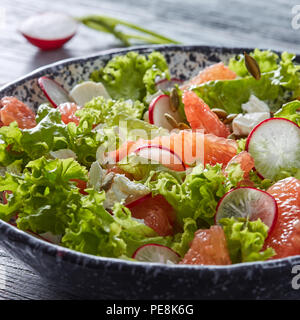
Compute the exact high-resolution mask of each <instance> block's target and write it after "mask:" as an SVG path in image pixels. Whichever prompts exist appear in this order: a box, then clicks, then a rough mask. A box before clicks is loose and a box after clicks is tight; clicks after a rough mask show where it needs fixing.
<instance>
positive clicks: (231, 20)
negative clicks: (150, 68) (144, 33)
mask: <svg viewBox="0 0 300 320" xmlns="http://www.w3.org/2000/svg"><path fill="white" fill-rule="evenodd" d="M297 2H298V3H299V4H300V2H299V1H297V0H272V1H260V0H251V1H243V0H240V1H238V0H206V1H205V0H184V1H182V0H181V1H179V0H151V1H149V0H113V1H109V0H64V1H59V0H52V1H51V2H49V0H0V85H1V84H4V83H7V82H9V81H13V80H15V79H16V78H18V77H20V76H22V75H24V74H26V73H28V72H30V71H32V70H34V69H36V68H38V67H40V66H42V65H45V64H49V63H51V62H54V61H57V60H60V59H65V58H69V57H77V56H81V55H87V54H92V53H95V52H98V51H101V50H104V49H108V48H113V47H118V46H120V43H119V42H118V41H117V40H115V39H114V38H113V37H112V36H110V35H108V34H100V33H98V32H96V31H93V30H90V29H87V28H85V27H83V26H82V27H80V28H79V32H78V34H77V35H76V37H75V38H74V39H72V40H71V41H70V42H69V43H67V45H66V46H65V47H64V48H62V49H59V50H56V51H49V52H42V51H39V50H38V49H36V48H35V47H33V46H31V45H30V44H29V43H27V42H26V40H25V39H24V38H23V37H22V36H21V35H20V34H19V33H18V32H17V28H18V26H19V24H20V23H21V22H22V21H23V20H24V19H26V18H27V17H29V16H30V15H32V14H34V13H37V12H41V11H46V10H49V6H50V8H51V10H56V11H63V12H67V13H69V14H71V15H73V16H81V15H85V14H94V13H99V14H103V15H109V16H114V17H117V18H121V19H124V20H128V21H130V22H132V23H136V24H139V25H141V26H144V27H146V28H148V29H152V30H154V31H157V32H160V33H163V34H165V35H166V36H169V37H172V38H174V39H176V40H177V41H180V42H182V43H184V44H205V45H219V46H222V45H223V46H235V47H259V48H270V49H275V50H288V51H290V52H294V53H300V41H299V40H300V29H298V19H297V17H296V13H293V11H292V8H293V7H294V6H295V5H297V4H298V3H297ZM296 9H297V8H296V7H295V8H294V10H296ZM299 13H300V8H299ZM292 21H293V23H292ZM299 27H300V16H299ZM1 288H2V289H1ZM74 298H80V297H76V296H73V295H72V294H70V293H68V292H67V290H66V289H64V288H60V287H59V286H58V285H57V284H53V283H51V284H50V283H47V282H46V281H45V280H44V279H42V278H41V277H40V276H39V275H37V274H35V273H34V272H32V271H31V270H30V269H29V268H28V267H26V266H24V265H23V264H22V263H20V262H19V261H15V260H14V259H12V258H11V257H9V255H8V254H7V253H5V252H4V251H3V250H2V249H1V243H0V299H74Z"/></svg>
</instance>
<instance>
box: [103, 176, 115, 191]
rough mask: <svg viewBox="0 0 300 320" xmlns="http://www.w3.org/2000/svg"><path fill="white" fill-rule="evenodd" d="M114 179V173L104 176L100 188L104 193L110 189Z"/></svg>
mask: <svg viewBox="0 0 300 320" xmlns="http://www.w3.org/2000/svg"><path fill="white" fill-rule="evenodd" d="M114 178H115V173H114V172H110V173H108V174H107V175H106V176H105V178H104V181H103V184H102V186H101V187H102V189H103V190H104V191H108V190H109V189H110V187H111V186H112V184H113V182H114Z"/></svg>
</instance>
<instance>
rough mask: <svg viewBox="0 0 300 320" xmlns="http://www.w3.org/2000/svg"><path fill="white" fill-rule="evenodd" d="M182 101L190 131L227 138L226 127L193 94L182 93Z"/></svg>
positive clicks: (190, 92)
mask: <svg viewBox="0 0 300 320" xmlns="http://www.w3.org/2000/svg"><path fill="white" fill-rule="evenodd" d="M182 101H183V104H184V111H185V114H186V118H187V120H188V122H189V124H190V125H191V128H192V129H203V130H204V133H212V134H214V135H216V136H218V137H224V138H226V137H228V136H229V134H230V131H229V129H228V128H227V127H226V125H225V124H224V123H223V122H222V121H221V120H220V119H219V118H218V116H217V115H216V114H215V113H214V112H212V111H211V110H210V108H209V106H208V105H207V104H206V103H205V102H204V101H203V100H202V99H201V98H199V97H198V96H197V94H196V93H195V92H193V91H184V93H183V96H182Z"/></svg>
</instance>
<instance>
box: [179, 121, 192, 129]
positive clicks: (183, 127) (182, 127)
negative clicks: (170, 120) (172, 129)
mask: <svg viewBox="0 0 300 320" xmlns="http://www.w3.org/2000/svg"><path fill="white" fill-rule="evenodd" d="M178 129H179V130H189V129H191V127H190V126H189V125H187V124H186V123H184V122H180V123H178Z"/></svg>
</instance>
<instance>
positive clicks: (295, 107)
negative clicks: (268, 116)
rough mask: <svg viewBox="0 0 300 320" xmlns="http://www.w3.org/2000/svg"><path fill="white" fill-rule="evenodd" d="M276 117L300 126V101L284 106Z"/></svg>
mask: <svg viewBox="0 0 300 320" xmlns="http://www.w3.org/2000/svg"><path fill="white" fill-rule="evenodd" d="M274 117H279V118H285V119H288V120H290V121H293V122H295V123H296V124H297V125H298V126H300V101H299V100H295V101H291V102H288V103H286V104H284V105H283V106H282V108H281V109H279V110H278V111H277V112H276V113H275V114H274Z"/></svg>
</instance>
